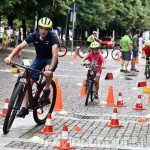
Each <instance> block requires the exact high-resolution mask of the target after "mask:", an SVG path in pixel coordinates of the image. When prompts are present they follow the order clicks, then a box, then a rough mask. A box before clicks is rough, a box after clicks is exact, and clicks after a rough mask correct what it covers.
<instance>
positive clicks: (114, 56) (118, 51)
mask: <svg viewBox="0 0 150 150" xmlns="http://www.w3.org/2000/svg"><path fill="white" fill-rule="evenodd" d="M118 54H121V49H120V48H114V49H113V50H112V52H111V57H112V58H113V59H114V60H117V58H118Z"/></svg>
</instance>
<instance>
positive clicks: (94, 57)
mask: <svg viewBox="0 0 150 150" xmlns="http://www.w3.org/2000/svg"><path fill="white" fill-rule="evenodd" d="M99 47H100V44H99V43H98V42H92V43H91V45H90V48H91V50H92V52H89V53H88V54H87V56H85V57H84V58H83V59H82V61H81V65H83V64H84V61H85V60H88V61H89V62H90V65H93V64H95V65H96V66H98V67H102V68H103V69H104V68H106V66H105V60H104V58H103V56H102V55H101V54H100V53H99V51H98V50H99ZM101 72H102V70H101V68H96V78H95V87H96V93H95V98H98V91H99V79H100V76H101Z"/></svg>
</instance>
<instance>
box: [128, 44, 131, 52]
mask: <svg viewBox="0 0 150 150" xmlns="http://www.w3.org/2000/svg"><path fill="white" fill-rule="evenodd" d="M128 47H129V50H130V53H131V54H132V43H128Z"/></svg>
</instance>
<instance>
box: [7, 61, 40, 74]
mask: <svg viewBox="0 0 150 150" xmlns="http://www.w3.org/2000/svg"><path fill="white" fill-rule="evenodd" d="M9 65H10V66H11V67H12V68H17V66H19V67H21V68H24V69H25V70H32V71H35V72H37V73H39V74H43V71H39V70H36V69H32V68H30V67H28V66H24V65H20V64H17V63H14V62H12V63H11V64H9Z"/></svg>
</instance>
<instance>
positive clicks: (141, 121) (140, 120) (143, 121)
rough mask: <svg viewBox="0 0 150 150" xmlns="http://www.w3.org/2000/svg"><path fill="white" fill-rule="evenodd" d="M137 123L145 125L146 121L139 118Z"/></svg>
mask: <svg viewBox="0 0 150 150" xmlns="http://www.w3.org/2000/svg"><path fill="white" fill-rule="evenodd" d="M137 122H139V123H146V122H147V120H145V119H142V118H140V119H138V120H137Z"/></svg>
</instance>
